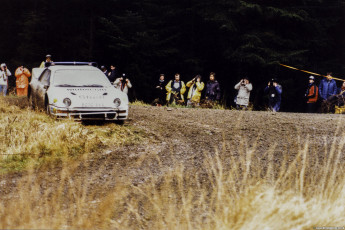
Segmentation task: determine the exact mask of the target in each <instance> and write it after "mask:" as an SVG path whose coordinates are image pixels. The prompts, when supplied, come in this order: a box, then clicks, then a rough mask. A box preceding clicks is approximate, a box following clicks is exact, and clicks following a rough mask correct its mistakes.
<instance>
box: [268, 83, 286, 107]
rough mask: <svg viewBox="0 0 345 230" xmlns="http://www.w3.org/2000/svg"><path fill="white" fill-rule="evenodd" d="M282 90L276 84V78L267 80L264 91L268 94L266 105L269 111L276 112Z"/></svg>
mask: <svg viewBox="0 0 345 230" xmlns="http://www.w3.org/2000/svg"><path fill="white" fill-rule="evenodd" d="M282 92H283V90H282V87H281V85H279V84H278V81H277V79H272V80H271V81H269V82H268V84H267V86H266V88H265V93H266V94H268V107H269V109H270V110H271V111H273V112H278V111H279V110H280V105H281V101H282V96H281V95H282Z"/></svg>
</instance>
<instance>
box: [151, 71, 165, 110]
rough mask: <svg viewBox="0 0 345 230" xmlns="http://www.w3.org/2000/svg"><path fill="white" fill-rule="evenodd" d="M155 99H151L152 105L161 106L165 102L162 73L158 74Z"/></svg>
mask: <svg viewBox="0 0 345 230" xmlns="http://www.w3.org/2000/svg"><path fill="white" fill-rule="evenodd" d="M155 92H156V99H155V100H154V101H153V105H155V106H162V105H163V104H165V97H166V93H165V76H164V74H160V75H159V81H158V83H157V84H156V87H155Z"/></svg>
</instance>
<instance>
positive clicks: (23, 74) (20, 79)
mask: <svg viewBox="0 0 345 230" xmlns="http://www.w3.org/2000/svg"><path fill="white" fill-rule="evenodd" d="M14 75H15V76H16V88H17V96H19V97H20V96H27V95H28V88H29V77H31V73H30V71H29V70H28V69H27V68H25V67H24V66H20V67H18V68H17V69H16V72H15V74H14Z"/></svg>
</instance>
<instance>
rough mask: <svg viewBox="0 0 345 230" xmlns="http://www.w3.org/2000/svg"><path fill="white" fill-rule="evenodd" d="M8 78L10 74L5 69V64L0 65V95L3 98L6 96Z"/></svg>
mask: <svg viewBox="0 0 345 230" xmlns="http://www.w3.org/2000/svg"><path fill="white" fill-rule="evenodd" d="M9 76H11V72H10V71H9V70H8V69H7V66H6V64H5V63H2V64H1V71H0V93H2V95H3V96H6V94H7V88H8V77H9Z"/></svg>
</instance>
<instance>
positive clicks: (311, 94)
mask: <svg viewBox="0 0 345 230" xmlns="http://www.w3.org/2000/svg"><path fill="white" fill-rule="evenodd" d="M305 97H306V99H307V108H306V111H307V113H315V111H316V103H317V99H318V97H319V88H318V87H317V86H316V84H315V78H314V76H310V77H309V84H308V88H307V91H306V93H305Z"/></svg>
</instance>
